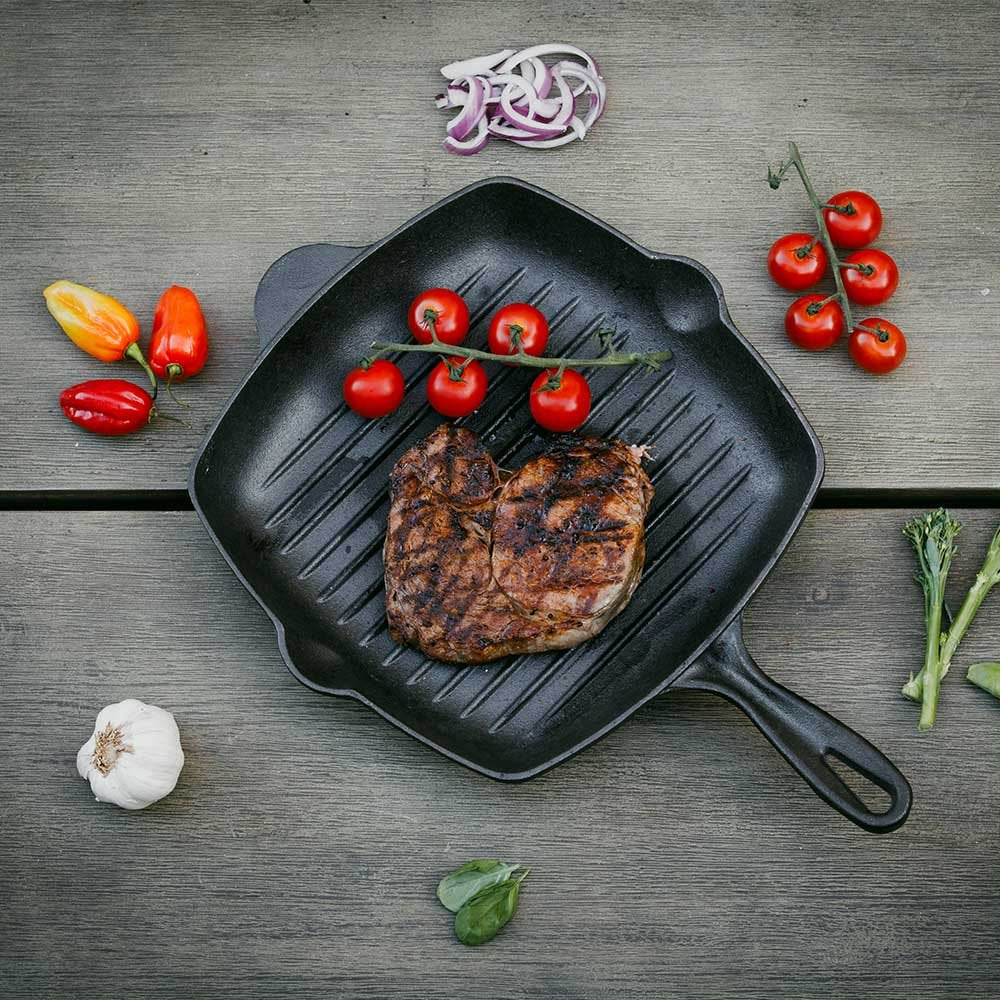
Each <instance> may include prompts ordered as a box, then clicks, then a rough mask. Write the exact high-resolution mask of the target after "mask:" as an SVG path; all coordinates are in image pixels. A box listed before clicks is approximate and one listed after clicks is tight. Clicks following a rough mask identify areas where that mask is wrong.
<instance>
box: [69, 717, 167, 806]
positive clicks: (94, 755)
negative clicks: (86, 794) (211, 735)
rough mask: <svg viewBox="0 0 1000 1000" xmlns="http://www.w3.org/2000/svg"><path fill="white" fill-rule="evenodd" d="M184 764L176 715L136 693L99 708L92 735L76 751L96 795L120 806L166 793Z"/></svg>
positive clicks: (142, 803)
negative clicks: (123, 699)
mask: <svg viewBox="0 0 1000 1000" xmlns="http://www.w3.org/2000/svg"><path fill="white" fill-rule="evenodd" d="M183 766H184V751H183V750H182V749H181V734H180V731H179V730H178V729H177V723H176V722H175V721H174V717H173V716H172V715H171V714H170V713H169V712H167V711H164V710H163V709H162V708H157V707H156V706H155V705H146V704H144V703H143V702H141V701H138V700H137V699H135V698H126V699H125V701H119V702H118V703H117V704H114V705H108V706H107V707H106V708H102V709H101V711H100V713H99V714H98V716H97V723H96V724H95V726H94V735H93V736H91V737H90V739H89V740H87V742H86V743H84V744H83V746H82V747H80V751H79V753H77V755H76V769H77V771H79V772H80V777H81V778H83V779H85V780H87V781H89V782H90V788H91V790H92V791H93V793H94V795H95V796H96V797H97V801H98V802H113V803H114V804H115V805H116V806H121V807H122V808H123V809H145V808H146V806H149V805H152V804H153V803H154V802H157V801H158V800H159V799H162V798H163V797H164V796H165V795H169V794H170V793H171V792H172V791H173V790H174V786H175V785H176V784H177V778H178V777H179V775H180V773H181V768H182V767H183Z"/></svg>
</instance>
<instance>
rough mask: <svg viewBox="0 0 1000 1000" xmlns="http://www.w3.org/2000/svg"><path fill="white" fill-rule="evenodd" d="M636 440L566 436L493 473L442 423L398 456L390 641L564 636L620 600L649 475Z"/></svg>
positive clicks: (497, 645) (508, 641)
mask: <svg viewBox="0 0 1000 1000" xmlns="http://www.w3.org/2000/svg"><path fill="white" fill-rule="evenodd" d="M641 454H642V453H641V449H638V448H634V447H630V446H628V445H626V444H623V443H622V442H621V441H618V440H603V439H600V438H577V437H565V438H558V439H556V440H555V441H554V442H553V443H552V444H551V445H550V446H549V447H548V448H547V449H546V450H545V451H543V452H542V453H541V454H540V455H538V456H536V457H535V458H532V459H530V460H529V461H528V462H527V463H526V464H525V465H524V466H523V467H522V468H521V469H520V470H518V471H517V472H515V473H513V475H509V476H508V475H502V474H501V473H500V471H499V470H498V469H497V466H496V463H495V462H494V461H493V457H492V456H491V455H490V453H489V452H488V451H487V450H486V448H485V447H484V446H483V444H482V443H481V442H480V440H479V439H478V437H477V436H476V435H475V434H473V433H472V431H469V430H466V429H465V428H458V427H454V426H452V425H450V424H443V425H442V426H440V427H439V428H438V429H437V430H436V431H434V433H432V434H431V435H430V436H429V437H427V438H426V439H424V440H423V441H421V442H420V443H418V444H416V445H414V446H413V447H412V448H410V449H409V450H408V451H407V452H405V453H404V454H403V455H402V456H401V457H400V459H399V461H397V462H396V464H395V466H394V467H393V470H392V474H391V476H390V499H391V504H390V508H389V525H388V530H387V532H386V537H385V548H384V552H383V557H384V561H385V591H386V612H387V615H388V619H389V632H390V634H391V635H392V638H393V639H394V640H395V641H396V642H399V643H404V644H406V645H411V646H417V647H418V648H419V649H421V650H422V651H423V652H424V653H425V654H426V655H428V656H431V657H434V658H435V659H438V660H445V661H448V662H453V663H485V662H487V661H488V660H495V659H498V658H499V657H502V656H508V655H510V654H512V653H535V652H540V651H542V650H546V649H565V648H568V647H570V646H575V645H577V644H578V643H581V642H583V641H584V640H586V639H590V638H592V637H593V636H595V635H597V634H598V632H600V631H601V630H602V629H603V628H604V626H605V625H607V623H608V622H609V621H610V620H611V619H612V618H614V616H615V615H616V614H618V613H619V612H620V611H621V610H622V608H624V607H625V605H626V604H627V603H628V601H629V598H630V597H631V596H632V593H633V591H634V590H635V588H636V584H637V583H638V582H639V576H640V574H641V573H642V565H643V561H644V559H645V545H644V542H643V521H644V519H645V517H646V511H647V509H648V508H649V504H650V501H651V500H652V496H653V487H652V485H651V484H650V482H649V478H648V477H647V475H646V473H645V472H644V471H643V469H642V467H641V465H640V458H641Z"/></svg>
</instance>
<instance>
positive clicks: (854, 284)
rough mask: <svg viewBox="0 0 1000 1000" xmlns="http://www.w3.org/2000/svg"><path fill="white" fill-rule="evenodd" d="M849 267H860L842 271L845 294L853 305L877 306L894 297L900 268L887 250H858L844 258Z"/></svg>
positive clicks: (847, 268) (846, 268)
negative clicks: (861, 268)
mask: <svg viewBox="0 0 1000 1000" xmlns="http://www.w3.org/2000/svg"><path fill="white" fill-rule="evenodd" d="M844 263H845V264H860V265H861V266H862V267H863V268H865V270H864V271H860V270H858V268H856V267H845V268H843V270H842V277H843V279H844V291H846V292H847V297H848V298H849V299H850V300H851V301H852V302H857V303H858V304H859V305H863V306H877V305H878V304H879V303H880V302H885V301H886V299H888V298H891V296H892V293H893V292H894V291H896V287H897V286H898V285H899V268H898V267H896V262H895V261H894V260H893V259H892V258H891V257H890V256H889V255H888V254H887V253H886V252H885V251H884V250H872V249H869V250H858V251H856V252H855V253H852V254H850V255H849V256H847V257H845V258H844Z"/></svg>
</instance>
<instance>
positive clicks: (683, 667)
mask: <svg viewBox="0 0 1000 1000" xmlns="http://www.w3.org/2000/svg"><path fill="white" fill-rule="evenodd" d="M505 185H506V186H513V187H519V188H522V189H524V190H526V191H529V192H531V193H532V194H535V195H538V196H540V197H542V198H546V199H548V200H549V201H551V202H554V203H555V204H557V205H559V206H560V207H562V208H564V209H567V210H569V211H570V212H573V213H574V214H576V215H578V216H580V217H582V218H584V219H586V220H587V221H588V222H590V223H592V224H594V225H596V226H599V227H600V228H601V229H602V230H604V231H605V232H606V233H608V234H609V235H612V236H614V237H617V238H618V239H620V240H621V241H622V242H623V243H625V244H626V245H627V246H629V247H631V248H632V249H633V250H634V251H636V252H638V253H639V254H641V255H642V256H644V257H646V258H647V259H649V260H652V261H668V262H674V263H681V264H684V265H686V266H688V267H691V268H693V269H694V270H696V271H698V272H699V273H700V274H701V275H702V276H703V277H704V278H705V279H706V280H707V281H708V283H709V285H710V286H711V288H712V290H713V292H714V294H715V298H716V302H717V304H718V310H719V320H720V322H721V323H722V324H723V326H725V328H726V329H727V330H728V331H729V333H730V335H732V336H733V337H735V338H736V340H737V342H738V343H739V344H741V345H742V346H743V348H744V349H745V350H746V351H747V353H748V354H749V355H750V357H751V358H752V359H753V360H754V361H755V362H756V363H757V365H758V366H759V367H760V368H761V369H762V370H763V372H764V374H765V375H766V376H767V377H768V379H770V381H771V382H772V383H773V385H774V386H775V388H776V389H777V390H778V392H779V393H780V395H781V398H782V399H783V400H784V402H785V404H786V405H787V406H788V407H789V408H790V410H791V411H792V413H793V414H794V415H795V417H796V418H797V419H798V421H799V424H800V425H801V426H802V428H803V429H804V430H805V432H806V437H807V439H808V441H809V443H810V445H811V446H812V453H813V459H814V472H813V478H812V481H811V483H810V484H809V487H808V488H807V489H806V490H805V491H804V493H803V496H802V501H801V504H800V506H799V510H798V511H797V512H796V514H795V515H794V517H793V518H792V519H791V521H790V522H789V526H788V528H787V529H786V531H785V533H784V534H783V535H782V537H781V538H780V539H779V541H778V542H777V543H776V545H775V546H774V549H773V551H772V553H771V555H770V556H769V558H768V559H767V560H766V561H765V563H764V565H763V566H762V567H761V570H760V572H759V573H758V574H757V575H756V576H755V577H754V579H753V580H751V581H750V583H749V584H748V585H747V587H746V588H745V590H744V592H743V593H742V594H741V596H740V597H739V598H738V599H737V600H736V602H735V607H734V611H733V613H732V615H730V616H728V617H726V618H724V620H723V621H722V623H721V624H720V625H719V626H718V627H717V628H715V629H714V630H712V631H711V633H710V634H709V635H708V636H707V637H706V638H705V640H704V641H703V642H702V643H701V644H700V645H699V646H698V647H697V648H696V649H695V650H694V652H693V653H692V654H691V655H690V656H689V657H688V658H687V659H686V660H685V661H684V662H683V663H682V664H680V665H679V666H678V667H676V668H675V669H674V670H672V671H671V672H670V673H669V674H668V675H667V676H666V677H665V678H664V679H663V680H662V681H661V682H660V683H659V684H656V685H654V686H653V687H652V688H650V690H649V691H647V692H646V693H645V694H643V695H642V696H641V697H640V698H639V699H638V700H637V701H635V702H634V703H633V704H631V705H630V706H629V707H628V708H626V709H625V710H624V711H623V712H621V713H620V714H619V715H617V716H616V717H615V718H614V719H612V720H611V721H610V722H608V723H606V724H605V725H604V726H602V727H600V728H599V729H596V730H594V732H592V733H590V734H589V735H588V736H587V737H585V738H584V739H583V740H581V741H580V742H578V743H576V744H574V745H573V746H572V747H569V748H568V749H566V750H563V751H561V752H560V753H558V754H556V755H554V756H553V757H551V758H549V759H547V760H545V761H543V762H542V763H540V764H536V765H534V766H532V767H530V768H526V769H524V770H522V771H514V772H507V771H497V770H494V769H491V768H488V767H484V766H483V765H482V764H479V763H477V762H475V761H473V760H470V759H469V758H467V757H464V756H463V755H461V754H460V753H456V752H455V751H453V750H450V749H448V748H447V747H444V746H442V745H441V744H440V743H437V742H435V741H434V740H433V739H431V738H430V737H428V736H426V735H425V734H423V733H421V732H419V731H418V730H415V729H414V728H413V727H411V726H409V725H407V724H406V723H405V722H403V721H402V720H400V719H397V718H396V717H395V716H393V715H391V714H390V713H389V712H387V711H385V710H384V709H382V708H381V707H380V706H379V705H377V704H376V703H374V702H373V701H372V700H371V699H369V698H368V697H366V696H365V695H364V694H362V693H361V692H360V691H357V690H356V689H354V688H336V687H329V686H325V685H322V684H318V683H316V682H315V681H312V680H311V679H309V678H308V677H306V676H305V674H303V672H302V671H301V670H300V669H299V668H298V667H297V666H296V664H295V662H294V659H293V657H292V655H291V653H290V651H289V649H288V640H287V635H286V629H285V625H284V622H282V621H281V619H280V618H279V617H278V616H277V614H276V613H275V612H274V611H273V610H272V609H271V608H270V607H269V606H268V604H267V603H266V602H265V601H264V600H263V599H262V597H261V596H260V595H259V594H258V593H257V591H256V590H255V589H254V587H253V586H252V585H251V584H250V581H249V580H248V579H247V577H246V576H245V575H244V573H243V572H242V570H240V569H239V567H238V566H237V565H236V563H235V562H234V560H233V558H232V556H231V555H230V553H229V552H228V551H227V549H226V548H225V546H224V545H223V544H222V542H221V540H220V538H219V537H218V535H217V534H216V532H215V530H214V528H213V526H212V524H211V522H210V521H209V519H208V517H207V515H206V514H205V511H204V509H203V507H202V504H201V502H200V500H199V497H198V491H197V473H198V466H199V464H200V463H201V460H202V458H203V456H204V454H205V452H206V451H207V450H208V448H209V447H210V445H211V443H212V440H213V438H214V437H215V434H216V432H217V431H218V429H219V426H220V425H221V423H222V422H223V420H224V419H225V417H226V415H227V414H228V412H229V410H230V409H231V408H232V406H233V404H234V403H235V401H236V399H237V398H238V397H239V396H240V395H241V393H242V392H243V390H244V389H245V388H246V386H247V384H248V383H249V382H250V380H251V379H252V378H253V376H254V375H255V374H256V372H257V370H258V369H259V368H260V367H261V366H262V365H263V364H264V363H265V362H266V360H267V358H268V357H269V356H270V354H271V352H272V351H273V350H275V349H276V348H277V346H278V344H279V343H280V342H281V341H282V340H283V339H284V338H285V336H286V335H287V334H288V332H289V330H290V329H291V328H292V327H294V326H295V324H296V323H298V322H299V320H300V319H301V318H302V317H303V316H304V315H305V314H306V313H308V312H309V311H310V310H311V309H312V308H313V307H314V306H315V304H316V303H317V302H318V301H319V300H320V299H322V298H323V297H324V296H325V295H326V294H327V293H328V292H329V291H330V290H331V289H332V288H333V287H334V286H335V285H337V283H338V282H340V281H341V280H342V279H343V278H344V277H345V276H346V275H347V274H349V273H350V272H351V271H353V270H354V268H355V267H357V266H360V265H361V264H362V263H363V262H364V261H365V260H367V259H368V257H370V256H371V255H372V254H373V253H375V252H376V251H378V250H380V249H381V248H382V247H383V246H385V245H387V244H388V243H390V242H391V241H392V240H394V239H395V238H396V237H397V236H399V235H400V234H402V233H403V232H405V231H406V230H408V229H409V228H410V227H412V226H414V225H416V224H417V223H419V222H420V221H422V220H423V219H425V218H427V217H428V216H429V215H431V214H433V213H434V212H436V211H437V210H438V209H440V208H443V207H444V206H446V205H449V204H451V203H452V202H454V201H457V200H458V199H460V198H463V197H464V196H466V195H468V194H470V193H472V192H473V191H477V190H479V189H480V188H484V187H490V186H505ZM279 259H280V258H279ZM272 266H273V265H272ZM825 467H826V463H825V456H824V453H823V446H822V444H821V443H820V440H819V437H818V435H817V434H816V431H815V429H814V428H813V426H812V425H811V424H810V423H809V420H808V419H807V418H806V416H805V414H804V413H803V412H802V410H801V409H800V407H799V405H798V403H797V402H796V401H795V399H794V397H793V396H792V395H791V393H790V392H789V391H788V389H787V387H786V386H785V385H784V383H783V382H782V381H781V379H780V378H778V376H777V374H776V373H775V371H774V370H773V369H772V368H771V366H770V365H769V364H768V363H767V361H765V360H764V358H763V357H762V356H761V354H760V353H759V351H758V350H757V349H756V348H755V347H754V346H753V344H751V343H750V341H749V340H747V338H746V337H745V336H744V335H743V333H742V332H741V331H740V330H739V328H738V327H737V326H736V325H735V323H734V322H733V319H732V317H731V315H730V313H729V308H728V306H727V305H726V299H725V294H724V292H723V290H722V285H721V284H720V282H719V280H718V278H716V276H715V275H714V274H713V273H712V272H711V271H710V270H709V269H708V268H707V267H706V266H705V265H704V264H702V263H701V262H700V261H698V260H695V259H694V258H692V257H688V256H685V255H683V254H672V253H663V252H660V251H656V250H650V249H649V248H648V247H645V246H643V245H642V244H640V243H638V242H637V241H636V240H634V239H632V238H631V237H630V236H628V235H627V234H625V233H623V232H621V231H620V230H618V229H616V228H615V227H614V226H611V225H609V224H608V223H606V222H604V221H603V220H602V219H599V218H597V217H596V216H594V215H591V214H590V213H589V212H587V211H585V210H583V209H580V208H578V207H577V206H576V205H574V204H572V203H571V202H569V201H566V200H565V199H563V198H560V197H559V196H558V195H554V194H552V193H551V192H549V191H546V190H545V189H544V188H541V187H538V186H537V185H535V184H531V183H529V182H527V181H523V180H520V179H519V178H516V177H512V176H508V175H497V176H493V177H486V178H483V179H481V180H478V181H473V182H472V183H471V184H467V185H465V186H464V187H462V188H459V189H458V190H457V191H454V192H453V193H452V194H450V195H447V196H445V197H444V198H442V199H440V200H439V201H436V202H435V203H434V204H432V205H429V206H428V207H427V208H424V209H422V210H421V211H420V212H418V213H417V214H416V215H414V216H413V217H412V218H410V219H408V220H407V221H405V222H403V223H402V224H401V225H399V226H397V227H396V228H395V229H394V230H393V231H392V232H390V233H389V234H388V235H387V236H384V237H383V238H382V239H380V240H377V241H375V242H374V243H372V244H370V245H368V246H367V247H364V248H361V249H360V252H359V253H358V255H357V257H355V258H354V259H352V260H351V261H350V262H349V263H348V264H347V266H346V267H344V268H343V269H341V270H340V271H338V272H336V273H335V274H333V275H331V277H330V279H329V280H328V281H326V282H325V283H324V284H323V285H322V286H321V287H320V288H319V289H318V290H317V291H316V292H315V293H314V294H313V295H312V296H310V298H309V299H308V300H307V301H306V302H305V303H304V304H303V305H302V306H301V307H300V308H299V309H298V310H297V311H296V312H295V313H294V314H293V315H292V316H291V317H290V318H289V319H288V321H287V322H286V323H285V324H284V325H283V326H282V327H281V329H280V330H279V331H278V333H277V334H275V335H274V337H273V338H272V339H271V340H270V342H269V343H268V344H267V345H265V346H264V347H263V348H262V349H261V350H260V351H259V353H258V354H257V356H256V358H255V359H254V362H253V364H252V365H251V366H250V368H249V369H248V371H247V372H246V374H245V376H244V377H243V379H242V380H241V381H240V383H239V385H238V386H237V387H236V389H235V390H234V391H233V393H232V394H231V395H230V397H229V399H228V400H227V401H226V402H225V403H224V404H223V406H222V408H221V409H220V411H219V413H218V414H217V416H216V418H215V419H214V420H213V421H212V424H211V426H210V427H209V429H208V430H207V431H206V432H205V435H204V437H203V438H202V440H201V442H200V443H199V445H198V447H197V449H196V451H195V454H194V456H193V458H192V460H191V467H190V471H189V473H188V483H187V489H188V495H189V496H190V498H191V503H192V506H193V507H194V510H195V512H196V513H197V515H198V518H199V520H200V521H201V523H202V525H203V527H204V528H205V530H206V532H207V533H208V535H209V537H210V538H211V540H212V542H213V543H214V545H215V547H216V548H217V549H218V550H219V552H220V553H221V554H222V556H223V558H224V559H225V561H226V563H227V565H228V566H229V568H230V569H231V570H232V571H233V573H234V574H235V576H236V578H237V579H238V580H239V582H240V583H241V584H242V585H243V587H244V588H245V589H246V590H247V592H248V593H249V594H250V596H251V597H253V599H254V600H255V601H256V602H257V603H258V604H259V605H260V607H261V608H262V609H263V610H264V612H265V614H267V616H268V618H270V620H271V623H272V624H273V626H274V629H275V633H276V636H277V642H278V649H279V651H280V653H281V657H282V659H283V660H284V662H285V666H286V668H287V669H288V671H289V673H291V675H292V676H293V677H295V679H296V680H298V681H299V682H300V683H301V684H303V685H304V686H305V687H307V688H310V689H311V690H313V691H317V692H319V693H321V694H329V695H334V696H336V697H346V698H353V699H354V700H356V701H359V702H361V703H362V704H364V705H366V706H367V707H368V708H370V709H371V710H372V711H374V712H375V713H376V714H378V715H379V716H381V717H382V718H383V719H385V720H386V721H387V722H390V723H391V724H392V725H394V726H395V727H396V728H397V729H400V730H402V731H403V732H405V733H406V734H407V735H409V736H412V737H413V738H414V739H416V740H419V741H420V742H421V743H423V744H425V745H426V746H429V747H430V748H431V749H433V750H436V751H438V753H440V754H442V755H444V756H445V757H447V758H449V759H450V760H453V761H455V762H456V763H459V764H462V765H464V766H465V767H467V768H469V769H470V770H472V771H475V772H477V773H479V774H482V775H485V776H486V777H489V778H493V779H495V780H498V781H506V782H520V781H526V780H528V779H530V778H534V777H536V776H538V775H539V774H542V773H544V772H545V771H548V770H550V769H551V768H553V767H556V766H557V765H558V764H561V763H563V762H564V761H566V760H568V759H569V758H570V757H573V756H575V755H576V754H577V753H579V752H580V751H582V750H584V749H586V748H587V747H589V746H591V745H592V744H594V743H596V742H597V741H598V740H600V739H602V738H603V737H604V736H607V735H608V733H610V732H611V731H612V730H614V729H616V728H617V727H618V726H620V725H621V724H622V723H623V722H625V721H626V720H627V719H628V718H630V717H631V716H632V715H634V714H635V713H636V712H637V711H638V710H639V709H640V708H641V707H642V706H643V705H645V704H646V703H647V702H648V701H650V700H651V699H653V698H655V697H656V696H657V695H659V694H662V693H663V692H664V691H666V690H668V689H669V688H670V687H672V686H674V685H675V684H676V682H677V681H678V680H679V679H680V678H681V677H682V676H683V675H684V674H685V673H686V672H687V671H688V670H689V669H690V668H691V666H692V665H693V664H694V663H695V661H696V660H697V659H698V657H699V656H701V655H702V653H704V652H705V650H706V649H707V648H708V647H709V646H710V645H711V644H712V643H713V642H715V640H716V639H718V637H719V636H720V635H721V634H722V633H723V632H724V631H725V630H726V629H728V628H730V627H731V626H732V624H733V622H735V621H736V620H737V619H738V618H740V617H741V616H742V614H743V611H744V609H745V608H746V605H747V603H748V602H749V601H750V599H751V598H752V597H753V595H754V594H755V593H756V592H757V590H758V589H759V588H760V587H761V585H762V584H763V583H764V581H765V580H766V579H767V577H768V576H769V575H770V574H771V572H772V570H773V569H774V567H775V565H776V564H777V562H778V560H779V559H780V558H781V556H782V555H783V554H784V552H785V550H786V549H787V547H788V545H789V543H790V542H791V541H792V539H793V538H794V536H795V534H796V533H797V532H798V530H799V528H800V527H801V526H802V522H803V521H804V519H805V516H806V514H807V513H808V511H809V509H810V507H811V506H812V503H813V500H814V499H815V497H816V493H817V491H818V490H819V487H820V484H821V483H822V481H823V476H824V473H825Z"/></svg>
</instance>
